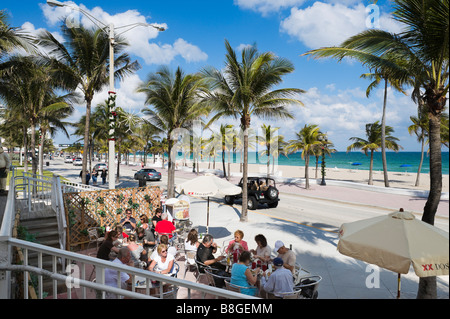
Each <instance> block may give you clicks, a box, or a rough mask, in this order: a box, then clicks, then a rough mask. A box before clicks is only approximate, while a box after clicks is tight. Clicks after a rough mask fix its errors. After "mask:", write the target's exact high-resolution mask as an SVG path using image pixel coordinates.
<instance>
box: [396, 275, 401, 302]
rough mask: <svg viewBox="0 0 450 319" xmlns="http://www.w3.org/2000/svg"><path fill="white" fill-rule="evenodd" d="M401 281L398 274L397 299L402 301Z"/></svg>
mask: <svg viewBox="0 0 450 319" xmlns="http://www.w3.org/2000/svg"><path fill="white" fill-rule="evenodd" d="M400 281H401V274H400V273H398V286H397V299H400V285H401V283H400Z"/></svg>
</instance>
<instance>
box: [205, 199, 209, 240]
mask: <svg viewBox="0 0 450 319" xmlns="http://www.w3.org/2000/svg"><path fill="white" fill-rule="evenodd" d="M206 233H207V234H208V233H209V196H208V212H207V214H206Z"/></svg>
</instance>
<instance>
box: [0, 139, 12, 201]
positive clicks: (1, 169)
mask: <svg viewBox="0 0 450 319" xmlns="http://www.w3.org/2000/svg"><path fill="white" fill-rule="evenodd" d="M10 166H11V160H10V159H9V155H8V154H6V153H5V151H4V150H3V145H2V142H1V140H0V196H3V195H6V194H7V192H6V181H7V179H8V172H9V167H10Z"/></svg>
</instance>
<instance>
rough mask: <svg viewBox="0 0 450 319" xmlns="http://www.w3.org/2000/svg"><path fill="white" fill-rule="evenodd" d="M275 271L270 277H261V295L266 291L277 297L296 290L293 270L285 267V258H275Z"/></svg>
mask: <svg viewBox="0 0 450 319" xmlns="http://www.w3.org/2000/svg"><path fill="white" fill-rule="evenodd" d="M273 265H274V266H275V271H274V272H273V273H272V274H271V275H270V277H269V279H268V280H266V278H265V277H262V278H261V287H262V288H263V289H262V291H261V296H262V297H263V298H267V296H264V295H265V294H266V293H271V294H273V295H274V296H275V297H278V298H282V294H283V293H289V292H294V278H293V277H292V272H291V271H290V270H289V269H286V268H284V267H283V259H281V258H279V257H277V258H275V259H274V260H273Z"/></svg>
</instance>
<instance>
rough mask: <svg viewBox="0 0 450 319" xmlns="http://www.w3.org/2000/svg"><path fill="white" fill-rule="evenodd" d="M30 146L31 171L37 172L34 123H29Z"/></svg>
mask: <svg viewBox="0 0 450 319" xmlns="http://www.w3.org/2000/svg"><path fill="white" fill-rule="evenodd" d="M30 148H31V167H32V173H33V174H36V173H37V168H38V158H37V157H36V124H35V123H32V124H31V141H30Z"/></svg>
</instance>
